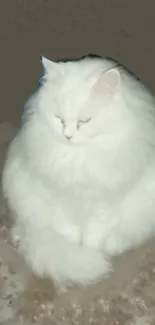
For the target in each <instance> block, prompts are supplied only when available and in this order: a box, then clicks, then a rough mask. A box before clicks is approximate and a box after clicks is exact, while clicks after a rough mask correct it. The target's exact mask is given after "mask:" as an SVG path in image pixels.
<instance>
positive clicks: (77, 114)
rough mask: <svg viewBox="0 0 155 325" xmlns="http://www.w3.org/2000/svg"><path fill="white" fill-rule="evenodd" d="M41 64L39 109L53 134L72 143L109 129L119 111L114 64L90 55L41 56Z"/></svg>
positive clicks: (118, 75) (117, 83)
mask: <svg viewBox="0 0 155 325" xmlns="http://www.w3.org/2000/svg"><path fill="white" fill-rule="evenodd" d="M42 63H43V66H44V70H45V73H44V76H43V78H42V87H41V90H40V92H39V97H38V98H39V101H38V102H39V110H40V112H41V114H42V118H43V119H44V121H46V123H47V124H48V126H49V128H51V132H52V134H53V136H55V137H57V139H60V140H61V141H67V142H68V143H71V144H73V143H81V141H90V140H92V139H93V138H96V137H97V136H99V135H101V134H104V133H105V132H110V125H108V123H109V121H110V120H111V119H112V120H113V123H112V124H114V122H115V120H117V116H118V114H119V109H118V108H117V109H116V106H117V105H118V98H119V94H120V88H121V77H120V72H119V70H118V69H117V67H116V63H114V62H112V61H110V60H109V61H108V60H103V59H90V58H85V59H82V60H78V61H69V62H53V61H50V60H48V59H46V58H44V57H43V58H42ZM118 106H119V105H118ZM116 123H117V122H116Z"/></svg>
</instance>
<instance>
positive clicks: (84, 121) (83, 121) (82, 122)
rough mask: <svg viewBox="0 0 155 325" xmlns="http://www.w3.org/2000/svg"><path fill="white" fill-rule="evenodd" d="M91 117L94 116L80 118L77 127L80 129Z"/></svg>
mask: <svg viewBox="0 0 155 325" xmlns="http://www.w3.org/2000/svg"><path fill="white" fill-rule="evenodd" d="M91 119H92V118H91V117H89V118H87V119H86V120H79V121H78V122H77V128H78V129H79V128H80V126H81V125H83V124H86V123H88V122H89V121H90V120H91Z"/></svg>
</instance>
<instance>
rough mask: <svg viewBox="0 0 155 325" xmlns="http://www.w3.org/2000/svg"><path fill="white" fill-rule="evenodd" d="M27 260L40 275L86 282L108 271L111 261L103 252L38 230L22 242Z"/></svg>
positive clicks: (61, 279) (61, 280) (62, 280)
mask: <svg viewBox="0 0 155 325" xmlns="http://www.w3.org/2000/svg"><path fill="white" fill-rule="evenodd" d="M21 250H22V251H23V253H24V255H25V257H26V259H27V261H28V262H29V264H31V266H32V267H33V269H34V270H35V271H37V272H38V273H39V274H40V275H46V276H50V277H52V278H53V280H55V281H56V282H59V283H66V284H69V283H77V284H79V285H80V284H81V285H86V284H89V283H92V282H95V281H97V280H99V279H100V278H101V277H102V276H103V275H104V274H106V273H107V272H108V271H109V264H108V262H107V261H105V260H104V259H103V256H102V254H101V253H100V252H98V251H96V250H93V249H90V248H87V247H84V246H80V245H77V244H75V243H71V242H69V241H67V239H65V237H63V236H61V235H58V234H57V233H55V232H52V233H51V231H50V234H49V235H48V234H47V232H46V235H43V234H42V233H40V234H38V233H36V236H34V231H33V236H32V237H31V236H30V233H29V235H28V237H27V238H25V239H24V240H22V241H21Z"/></svg>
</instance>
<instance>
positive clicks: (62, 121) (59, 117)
mask: <svg viewBox="0 0 155 325" xmlns="http://www.w3.org/2000/svg"><path fill="white" fill-rule="evenodd" d="M55 117H56V118H57V119H59V120H60V122H61V124H62V125H65V121H64V119H63V118H62V117H61V116H59V115H56V116H55Z"/></svg>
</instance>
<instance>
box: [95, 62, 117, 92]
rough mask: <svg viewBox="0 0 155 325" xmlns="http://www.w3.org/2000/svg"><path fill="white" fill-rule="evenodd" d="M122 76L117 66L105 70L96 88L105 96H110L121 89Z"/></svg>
mask: <svg viewBox="0 0 155 325" xmlns="http://www.w3.org/2000/svg"><path fill="white" fill-rule="evenodd" d="M120 85H121V76H120V73H119V71H118V70H117V69H116V68H113V69H110V70H108V71H107V72H104V73H103V74H102V75H101V76H100V77H99V79H98V81H97V82H96V84H95V90H96V91H97V92H98V93H99V94H100V95H103V96H107V97H110V96H112V95H114V94H115V93H117V92H118V91H119V88H120Z"/></svg>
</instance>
